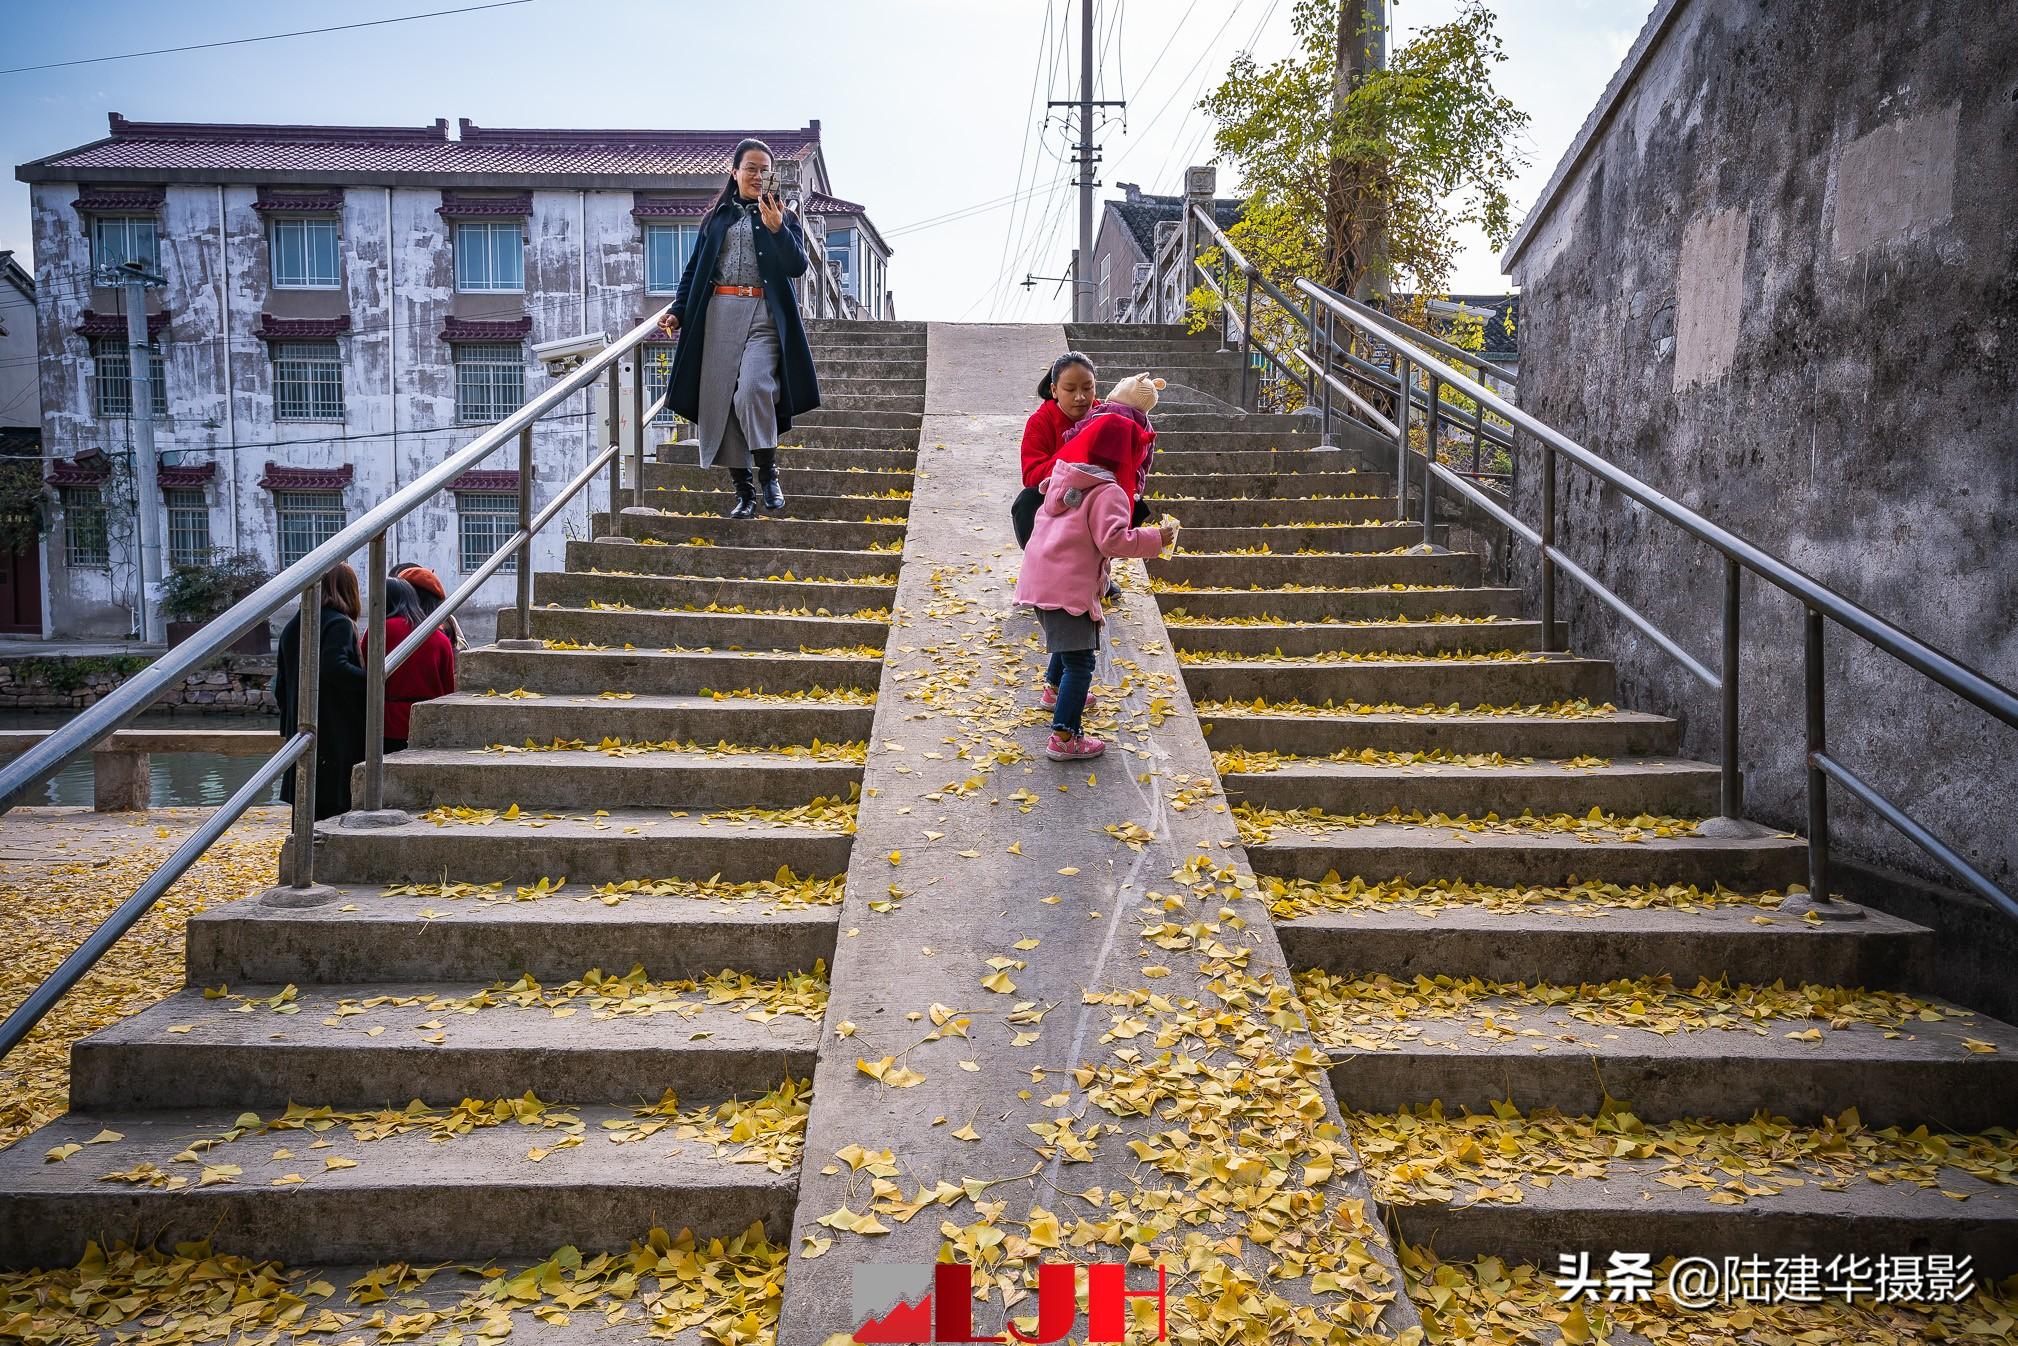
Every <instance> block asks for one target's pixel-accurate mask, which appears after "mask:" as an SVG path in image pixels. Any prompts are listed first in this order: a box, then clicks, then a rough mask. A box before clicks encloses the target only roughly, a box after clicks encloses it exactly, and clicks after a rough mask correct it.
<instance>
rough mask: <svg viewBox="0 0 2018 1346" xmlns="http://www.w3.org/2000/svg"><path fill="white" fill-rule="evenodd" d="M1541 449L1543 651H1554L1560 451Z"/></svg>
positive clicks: (1556, 646)
mask: <svg viewBox="0 0 2018 1346" xmlns="http://www.w3.org/2000/svg"><path fill="white" fill-rule="evenodd" d="M1539 447H1540V448H1541V453H1542V518H1541V525H1542V526H1541V553H1542V563H1541V589H1542V648H1543V649H1544V650H1554V649H1558V648H1560V647H1559V646H1558V645H1557V644H1556V557H1555V550H1556V451H1555V449H1554V448H1553V447H1551V446H1550V445H1548V444H1545V443H1544V444H1540V446H1539Z"/></svg>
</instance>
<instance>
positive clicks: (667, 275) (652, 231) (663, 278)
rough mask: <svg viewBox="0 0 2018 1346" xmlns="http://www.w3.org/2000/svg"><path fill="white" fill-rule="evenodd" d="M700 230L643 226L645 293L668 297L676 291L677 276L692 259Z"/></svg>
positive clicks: (669, 225)
mask: <svg viewBox="0 0 2018 1346" xmlns="http://www.w3.org/2000/svg"><path fill="white" fill-rule="evenodd" d="M700 236H701V230H700V226H698V225H692V224H648V225H646V226H645V293H646V294H671V293H673V292H674V291H675V290H677V289H679V288H680V273H681V272H682V271H685V270H686V269H687V259H688V258H690V257H692V256H693V255H694V243H695V241H696V240H698V239H699V238H700Z"/></svg>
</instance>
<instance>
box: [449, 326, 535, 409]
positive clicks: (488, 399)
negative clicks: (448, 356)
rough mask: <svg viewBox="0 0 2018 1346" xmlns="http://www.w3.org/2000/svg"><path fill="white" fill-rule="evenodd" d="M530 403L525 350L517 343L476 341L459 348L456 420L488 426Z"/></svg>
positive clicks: (457, 354) (457, 348)
mask: <svg viewBox="0 0 2018 1346" xmlns="http://www.w3.org/2000/svg"><path fill="white" fill-rule="evenodd" d="M525 400H526V360H525V350H524V348H523V347H521V346H520V345H519V343H518V342H516V341H472V342H466V343H463V344H461V345H458V346H457V347H456V348H455V418H456V420H458V421H460V422H461V423H462V424H464V425H488V424H490V423H492V422H493V421H501V420H503V419H504V418H505V417H507V416H509V415H511V414H512V413H513V412H514V411H517V410H518V409H519V408H520V407H521V406H523V405H524V404H525Z"/></svg>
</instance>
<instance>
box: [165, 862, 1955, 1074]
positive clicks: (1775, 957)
mask: <svg viewBox="0 0 2018 1346" xmlns="http://www.w3.org/2000/svg"><path fill="white" fill-rule="evenodd" d="M1262 849H1266V848H1262ZM1249 854H1250V855H1252V854H1254V851H1253V850H1252V849H1250V852H1249ZM1285 858H1286V857H1285ZM1341 872H1342V871H1341ZM1308 877H1311V878H1319V877H1321V874H1319V875H1310V876H1308ZM1627 882H1629V883H1633V884H1639V883H1640V880H1637V879H1633V880H1628V881H1627ZM1653 882H1655V881H1653V880H1651V879H1650V880H1649V881H1648V883H1653ZM1524 891H1525V895H1526V896H1527V897H1529V898H1532V899H1533V900H1532V901H1531V902H1527V903H1523V904H1522V905H1519V906H1518V907H1516V908H1514V909H1511V910H1498V909H1495V908H1493V907H1492V906H1490V905H1488V903H1487V900H1486V898H1487V897H1488V896H1492V895H1480V894H1477V893H1469V894H1465V895H1455V894H1452V895H1447V896H1446V899H1445V900H1444V902H1443V904H1442V905H1437V906H1434V907H1430V906H1419V907H1411V906H1408V905H1403V904H1388V903H1375V902H1366V903H1363V904H1357V905H1354V906H1352V907H1351V908H1350V909H1348V910H1326V911H1317V912H1311V913H1309V914H1305V915H1299V916H1294V917H1290V918H1287V919H1284V918H1281V917H1278V918H1277V919H1276V921H1275V933H1276V937H1277V938H1278V939H1279V940H1281V942H1282V952H1283V956H1284V957H1285V958H1287V959H1288V960H1289V965H1290V966H1291V967H1293V968H1323V969H1325V970H1326V971H1329V972H1334V973H1338V974H1339V975H1342V976H1374V975H1382V976H1389V977H1396V978H1405V979H1409V980H1413V979H1414V978H1416V977H1419V976H1423V977H1457V978H1467V977H1477V978H1479V979H1481V980H1484V981H1500V982H1526V983H1528V984H1530V985H1533V984H1535V983H1538V982H1555V983H1567V984H1570V985H1576V984H1578V983H1582V982H1609V981H1619V980H1623V979H1629V978H1633V977H1659V976H1667V977H1672V978H1674V980H1675V981H1676V982H1677V983H1679V984H1681V985H1684V986H1693V985H1695V984H1696V982H1698V981H1701V980H1708V981H1716V980H1718V979H1720V978H1721V979H1728V980H1729V981H1731V982H1733V983H1739V982H1752V983H1757V984H1764V985H1771V984H1772V983H1774V982H1776V981H1783V980H1784V981H1787V982H1790V983H1802V982H1806V983H1811V984H1814V985H1820V986H1870V987H1878V988H1884V989H1898V988H1901V987H1904V986H1907V985H1909V984H1911V983H1912V982H1914V981H1915V980H1917V979H1918V977H1919V975H1920V973H1921V971H1922V970H1923V969H1924V968H1925V967H1926V965H1927V962H1928V960H1929V959H1931V958H1932V956H1933V953H1934V935H1933V932H1932V931H1930V930H1926V929H1923V928H1921V927H1920V926H1917V925H1913V924H1911V923H1909V922H1907V921H1902V920H1900V919H1898V918H1897V917H1895V916H1887V915H1885V914H1884V913H1883V912H1878V911H1872V910H1870V909H1869V908H1862V909H1861V910H1862V911H1863V913H1864V914H1863V916H1862V918H1861V919H1858V920H1852V921H1823V922H1820V923H1811V922H1808V921H1804V920H1802V919H1800V917H1798V916H1796V915H1794V914H1792V913H1791V912H1786V911H1781V910H1777V909H1776V908H1775V907H1774V906H1771V905H1767V906H1759V905H1755V904H1752V903H1746V902H1731V903H1728V904H1726V905H1721V906H1717V905H1707V904H1705V903H1702V902H1700V901H1693V900H1691V898H1690V897H1689V895H1688V894H1686V893H1685V892H1677V893H1675V894H1668V893H1664V892H1662V891H1660V890H1659V889H1658V888H1657V887H1649V886H1644V885H1643V886H1640V887H1636V888H1635V889H1634V890H1633V892H1632V893H1631V894H1629V895H1628V897H1627V898H1625V899H1621V900H1620V904H1618V905H1604V906H1598V905H1594V904H1592V903H1590V902H1588V901H1581V900H1574V899H1573V898H1572V897H1571V896H1569V895H1567V894H1565V895H1561V896H1556V895H1552V893H1551V891H1550V888H1549V887H1543V888H1538V889H1530V890H1524ZM1705 891H1706V892H1707V891H1708V890H1705ZM1733 891H1734V892H1735V891H1738V890H1735V889H1734V890H1733ZM1743 891H1744V892H1746V893H1762V892H1764V891H1765V888H1764V887H1760V886H1754V887H1750V888H1746V889H1744V890H1743ZM1499 896H1504V895H1499ZM1460 898H1462V900H1460ZM1625 900H1630V901H1632V902H1634V903H1637V904H1638V905H1634V906H1626V905H1623V902H1624V901H1625ZM1761 917H1763V918H1764V919H1765V924H1763V925H1762V924H1760V923H1759V921H1760V918H1761ZM192 928H194V927H193V925H192ZM1825 1036H1826V1034H1825ZM1429 1096H1431V1095H1423V1097H1429Z"/></svg>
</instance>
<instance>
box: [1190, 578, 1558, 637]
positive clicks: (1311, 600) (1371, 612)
mask: <svg viewBox="0 0 2018 1346" xmlns="http://www.w3.org/2000/svg"><path fill="white" fill-rule="evenodd" d="M1523 601H1524V595H1523V594H1522V593H1521V591H1520V590H1519V589H1459V588H1441V589H1373V588H1368V589H1319V590H1311V591H1305V592H1293V591H1284V590H1279V589H1278V590H1269V589H1260V590H1246V589H1243V590H1234V591H1229V592H1223V593H1187V592H1185V591H1183V590H1176V591H1169V590H1164V591H1159V592H1158V593H1157V595H1156V605H1157V606H1158V607H1159V608H1161V609H1162V610H1163V617H1164V620H1165V621H1166V622H1168V623H1171V624H1172V626H1173V631H1172V634H1173V635H1174V634H1175V629H1174V628H1175V626H1176V625H1181V624H1183V623H1184V622H1186V621H1187V620H1191V619H1197V618H1203V619H1207V620H1212V619H1223V618H1227V617H1252V618H1261V617H1267V618H1275V619H1277V620H1279V621H1280V622H1282V623H1286V624H1294V623H1296V622H1323V621H1335V622H1345V621H1381V620H1386V619H1390V618H1395V617H1407V618H1409V619H1410V620H1411V621H1422V620H1423V619H1425V618H1428V617H1434V616H1436V615H1437V614H1438V613H1450V614H1452V615H1455V616H1459V617H1507V618H1512V617H1518V616H1519V615H1520V612H1521V605H1522V603H1523ZM1536 625H1537V627H1539V625H1540V624H1539V623H1537V624H1536Z"/></svg>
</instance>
